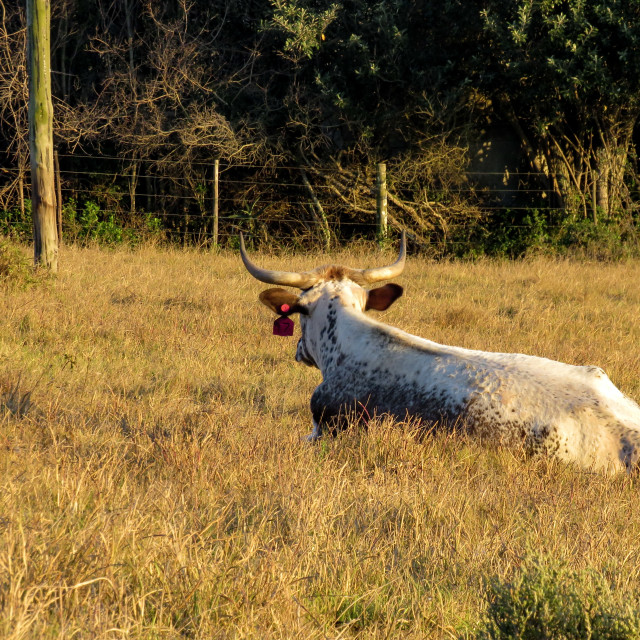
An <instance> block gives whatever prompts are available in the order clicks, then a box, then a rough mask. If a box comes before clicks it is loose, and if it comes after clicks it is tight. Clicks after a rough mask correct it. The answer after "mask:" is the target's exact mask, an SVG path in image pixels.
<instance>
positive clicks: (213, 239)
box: [211, 158, 220, 247]
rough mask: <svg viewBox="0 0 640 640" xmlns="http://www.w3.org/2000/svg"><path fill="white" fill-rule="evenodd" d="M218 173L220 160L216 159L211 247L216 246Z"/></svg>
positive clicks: (214, 165)
mask: <svg viewBox="0 0 640 640" xmlns="http://www.w3.org/2000/svg"><path fill="white" fill-rule="evenodd" d="M219 172H220V160H218V159H217V158H216V160H215V162H214V163H213V211H212V215H213V220H212V223H213V224H212V229H211V234H212V241H213V246H214V247H217V246H218V174H219Z"/></svg>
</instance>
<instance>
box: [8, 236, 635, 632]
mask: <svg viewBox="0 0 640 640" xmlns="http://www.w3.org/2000/svg"><path fill="white" fill-rule="evenodd" d="M391 257H392V256H391V254H389V255H386V256H378V255H377V254H376V255H371V253H367V252H366V251H365V250H363V251H362V252H361V253H360V254H359V255H353V254H351V255H348V256H347V255H346V254H340V255H337V256H333V257H332V258H334V259H335V260H337V261H340V262H344V263H347V264H349V265H352V266H355V267H359V266H373V265H374V264H382V263H384V262H385V261H387V260H388V259H389V258H391ZM259 259H260V263H261V264H264V266H266V267H276V266H278V265H279V266H282V256H278V257H276V256H269V255H263V256H260V258H259ZM330 259H331V258H329V257H328V256H326V255H322V256H320V255H318V256H309V255H305V256H304V257H290V258H289V259H288V261H287V264H288V266H290V268H293V269H307V268H310V267H312V266H315V265H317V264H321V263H323V262H328V261H329V260H330ZM61 265H62V267H61V272H60V273H59V275H58V277H57V278H56V279H55V280H40V281H38V282H36V283H25V286H24V287H23V288H20V287H19V286H16V285H15V283H14V284H12V285H11V286H8V285H6V284H2V283H1V282H0V307H1V308H2V309H3V310H4V312H3V313H2V314H1V315H0V487H1V490H0V636H2V637H4V638H40V639H44V638H71V637H74V638H122V637H128V638H143V637H144V638H151V637H158V638H178V637H194V638H257V637H263V638H267V637H268V638H318V639H321V638H332V639H333V638H348V637H354V636H358V637H362V638H393V637H402V638H425V637H433V638H456V637H472V636H473V629H474V628H475V625H476V624H477V623H478V621H479V619H480V616H481V612H482V610H483V608H484V606H485V604H484V601H483V598H482V588H481V587H482V584H483V580H484V579H485V578H486V577H487V576H504V575H506V574H508V573H509V572H510V571H511V570H512V569H513V568H514V567H517V566H519V565H520V564H521V563H522V561H523V558H524V557H526V556H527V555H528V554H529V552H530V551H531V550H539V551H541V552H544V553H546V554H549V555H551V556H553V557H555V558H557V559H558V560H559V561H564V562H567V563H568V565H569V566H570V567H571V568H573V569H576V570H581V569H584V568H589V567H591V568H595V569H598V570H599V571H601V572H603V573H604V574H605V575H606V576H607V578H608V579H609V580H610V581H612V582H615V586H616V589H617V590H618V591H620V592H622V593H625V594H630V595H631V594H633V593H637V592H638V591H639V590H640V569H639V567H640V544H638V531H640V516H639V515H638V514H639V513H640V492H639V487H638V481H637V478H635V477H627V476H618V477H615V478H605V477H602V476H599V475H592V474H587V473H583V472H580V471H578V470H576V469H574V468H571V467H566V466H563V465H561V464H558V463H554V462H550V461H548V460H544V459H533V460H530V459H529V460H528V459H525V458H524V457H523V456H521V455H518V454H513V453H511V452H509V451H506V450H499V451H492V450H488V449H486V448H484V447H482V446H479V445H478V444H476V443H474V442H467V441H465V440H463V439H460V438H459V437H451V436H446V435H436V436H429V437H426V438H424V439H420V438H418V437H416V434H415V432H413V431H412V429H411V426H410V425H404V426H392V425H388V424H379V425H374V426H373V427H372V428H371V429H370V430H369V431H368V432H367V433H364V432H362V431H359V430H357V429H354V430H352V431H349V432H347V433H345V434H343V435H341V436H339V437H338V438H336V439H326V440H322V441H320V442H319V443H318V444H317V445H315V446H308V445H305V444H302V443H301V442H300V437H301V436H304V435H306V434H307V433H308V432H309V431H310V428H311V425H310V417H309V410H308V401H309V396H310V394H311V391H312V389H313V388H314V386H315V385H316V384H317V383H318V382H319V374H318V372H317V371H315V370H313V369H310V368H307V367H304V366H302V365H298V364H296V363H295V362H294V361H293V354H294V350H295V342H294V339H291V338H289V339H283V338H276V337H274V336H272V335H271V322H272V320H273V318H272V316H271V314H270V312H269V311H268V310H267V309H265V308H264V307H262V305H260V304H259V302H258V300H257V296H258V294H259V292H260V291H261V287H260V285H259V284H258V283H256V282H255V281H253V279H252V278H251V276H250V275H249V274H248V273H246V271H245V270H244V268H243V267H242V266H241V264H240V260H239V258H238V256H237V255H235V254H231V253H228V254H225V253H223V254H219V255H215V254H207V253H199V252H196V251H177V250H158V249H155V248H143V249H141V250H139V251H136V252H128V251H122V250H117V251H104V250H97V249H77V248H73V247H69V248H66V249H65V254H64V258H63V260H62V262H61ZM399 282H400V283H401V284H402V285H403V286H405V287H406V296H405V297H404V298H402V300H401V301H399V302H398V303H397V304H396V305H394V306H393V307H392V308H391V309H390V310H389V311H388V312H385V313H384V314H381V315H382V319H383V320H384V321H386V322H389V323H390V324H394V325H397V326H399V327H402V328H404V329H407V330H408V331H411V332H414V333H418V334H420V335H423V336H426V337H429V338H431V339H434V340H437V341H441V342H447V343H453V344H457V345H461V346H466V347H473V348H480V349H491V350H501V351H520V352H527V353H533V354H537V355H542V356H547V357H551V358H556V359H560V360H564V361H568V362H572V363H580V364H586V363H591V364H597V365H600V366H602V367H603V368H604V369H605V370H606V371H607V372H608V373H609V375H610V376H611V378H612V380H613V381H614V382H615V383H616V384H617V385H618V386H620V388H622V389H623V390H624V391H625V392H626V393H628V394H629V395H631V396H632V397H634V398H635V399H640V346H639V345H640V324H639V323H638V319H637V318H638V314H637V309H638V304H640V288H639V285H638V283H639V282H640V263H638V262H628V263H624V264H606V265H603V264H589V263H575V262H569V261H567V262H557V261H552V260H549V259H543V258H539V259H532V260H529V261H524V262H522V263H517V264H513V263H506V262H488V261H487V262H479V263H476V264H471V263H467V264H464V263H463V264H449V263H441V264H436V263H433V262H429V261H427V260H424V259H418V258H412V257H410V258H409V260H408V264H407V268H406V272H405V274H403V276H402V277H401V278H400V279H399Z"/></svg>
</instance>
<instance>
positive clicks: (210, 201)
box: [0, 154, 563, 245]
mask: <svg viewBox="0 0 640 640" xmlns="http://www.w3.org/2000/svg"><path fill="white" fill-rule="evenodd" d="M59 157H60V158H61V159H73V161H74V162H75V163H84V166H83V167H82V168H81V169H78V170H74V169H70V168H63V169H62V170H61V171H60V172H59V175H60V178H61V182H62V185H61V187H60V190H59V193H61V194H62V195H63V197H62V198H60V199H61V200H62V201H63V202H65V201H66V203H65V206H69V204H70V203H71V202H72V198H73V199H74V204H73V206H74V208H75V220H77V221H79V222H80V223H85V222H86V220H87V219H89V218H90V217H91V215H94V216H95V215H97V216H100V217H110V216H114V217H115V216H125V215H129V214H131V213H134V214H140V215H147V216H150V217H151V218H160V219H162V220H164V221H166V222H167V224H166V225H165V227H166V228H164V229H163V232H166V234H167V235H168V236H170V237H176V236H178V237H181V238H198V239H213V242H214V243H217V238H218V237H219V238H230V237H233V236H234V235H235V234H236V233H237V230H239V229H243V230H244V231H245V232H246V233H248V234H251V233H252V230H255V229H257V228H260V227H261V228H260V234H263V233H264V227H265V226H269V225H271V226H273V227H274V229H273V230H274V232H275V233H276V234H277V235H280V237H292V238H293V237H295V234H296V225H299V226H300V231H301V232H302V233H303V234H308V233H309V232H312V233H319V234H322V229H321V228H320V225H319V221H318V208H320V209H321V210H326V211H328V212H329V213H328V215H327V216H326V223H328V225H330V230H331V231H333V232H334V233H335V231H336V230H338V229H341V228H345V229H349V230H350V232H352V231H355V232H356V234H357V233H358V231H357V230H358V229H361V230H362V231H363V232H365V233H369V232H372V231H374V230H375V229H377V233H376V234H374V233H372V234H371V236H372V237H375V236H377V237H378V238H379V239H382V238H384V237H385V235H386V233H381V231H380V230H381V224H383V223H382V222H381V220H382V219H383V216H380V214H379V209H378V213H376V196H377V194H379V193H380V188H381V183H380V179H378V185H377V186H376V176H375V173H373V172H371V171H370V172H369V173H368V174H367V176H366V177H367V180H365V179H364V178H365V176H364V174H362V175H360V176H358V177H357V178H354V177H353V176H351V175H346V176H345V175H343V174H341V172H340V169H338V168H336V169H323V168H321V169H317V168H315V167H314V168H313V173H314V175H316V176H318V175H319V176H322V175H327V174H332V173H333V174H336V175H338V176H339V177H340V178H346V183H348V184H349V185H351V186H354V187H357V188H358V189H360V192H359V199H358V205H356V202H355V199H354V200H353V201H351V197H350V196H348V197H347V194H346V193H345V194H338V195H335V194H336V188H335V186H333V185H327V184H322V182H321V181H322V177H320V178H319V183H318V184H309V183H308V181H307V182H306V183H305V181H304V180H300V181H292V180H291V177H289V176H282V179H278V176H277V175H273V174H277V172H278V171H290V172H292V174H293V175H296V176H299V175H300V167H292V166H287V165H277V164H276V165H273V166H268V165H254V164H248V165H240V164H238V165H235V164H231V163H227V164H225V165H223V163H220V165H221V167H220V170H221V171H231V170H234V171H237V172H240V173H241V172H242V171H245V170H246V171H251V170H255V169H261V170H263V171H264V172H265V173H269V174H271V175H264V174H263V175H254V176H251V177H247V178H243V177H242V176H241V175H240V176H238V175H231V174H226V175H222V176H220V177H219V178H218V180H217V182H216V179H215V177H216V175H217V172H216V170H215V169H216V168H217V167H218V165H217V163H215V162H214V161H212V162H211V163H200V164H199V165H198V166H202V167H204V168H206V169H207V172H206V173H207V175H206V176H203V177H202V179H201V180H199V181H195V184H194V180H190V179H188V178H186V177H181V176H171V175H164V174H163V173H162V172H160V173H153V172H151V171H149V170H144V171H143V172H142V173H137V174H136V175H135V176H132V174H131V173H130V172H128V171H127V170H126V169H121V170H115V171H112V172H109V171H105V170H104V165H102V166H101V167H100V170H99V171H91V170H90V164H91V162H92V161H96V162H98V161H99V162H100V163H102V162H103V161H104V160H113V161H118V162H120V163H121V164H126V163H130V162H133V161H135V162H146V163H147V164H148V165H149V166H152V165H156V166H168V165H169V164H177V163H176V162H175V161H173V160H170V159H164V160H161V161H156V160H145V159H135V160H132V159H128V158H116V157H109V156H77V155H66V154H60V156H59ZM87 165H89V167H88V166H87ZM212 171H213V172H214V173H213V176H212V175H211V172H212ZM294 172H295V173H294ZM387 173H388V174H390V175H391V176H392V177H393V169H392V168H391V169H390V170H388V171H387ZM19 175H22V177H24V178H25V180H24V185H23V187H24V190H25V191H26V192H27V193H28V189H29V186H28V179H29V175H28V174H26V175H25V174H20V173H19V171H18V170H17V169H1V170H0V180H2V177H3V176H4V177H5V178H8V179H10V177H11V176H14V177H17V176H19ZM466 175H467V176H481V177H500V178H502V177H504V176H505V175H506V174H505V172H466ZM540 175H543V174H542V173H535V172H531V171H523V172H513V171H512V172H509V174H508V177H509V178H510V179H513V180H514V184H513V185H504V184H502V185H496V186H494V187H493V188H487V187H473V186H461V185H456V186H454V187H451V188H449V187H442V189H437V188H434V189H432V190H431V191H427V193H428V194H429V196H433V197H434V201H431V200H429V201H425V200H422V201H420V202H412V201H410V200H404V199H402V202H401V204H400V205H398V204H397V196H398V195H400V194H402V193H403V191H404V193H409V192H410V185H411V183H410V182H409V181H407V180H398V179H392V180H391V183H392V185H391V188H390V189H388V190H389V204H388V206H389V214H390V215H391V216H395V218H396V219H397V220H398V221H400V222H401V224H405V220H406V221H407V222H408V223H409V225H410V224H412V223H411V221H410V219H409V218H410V215H409V214H407V208H409V209H410V208H412V207H413V208H415V209H416V210H418V211H420V207H422V208H423V209H422V210H421V212H420V215H421V216H423V221H422V222H421V223H420V224H422V227H421V229H420V234H421V240H420V241H421V242H422V243H424V244H435V245H442V244H443V243H446V244H448V245H457V244H468V240H451V239H449V235H450V234H455V233H456V232H457V231H459V230H461V229H462V230H467V229H470V228H471V227H470V224H469V222H468V221H465V222H457V221H456V220H455V219H454V218H451V219H446V220H445V219H443V218H442V217H440V215H439V214H438V213H436V212H434V210H433V208H434V207H435V208H438V211H440V212H443V213H444V215H445V217H446V216H447V215H448V213H446V209H444V208H443V205H442V203H440V202H438V201H437V198H438V196H439V195H442V194H444V195H445V196H446V197H453V196H461V197H464V196H472V195H473V196H476V198H477V202H474V203H473V204H474V205H475V206H477V207H478V209H479V210H481V211H484V212H489V213H490V212H493V211H504V210H509V211H512V212H514V214H515V216H514V218H515V220H514V222H516V221H517V216H520V215H522V214H524V213H526V212H530V211H534V210H535V211H537V212H545V213H554V212H561V211H563V208H561V207H558V206H552V201H551V199H547V200H546V201H544V202H543V198H542V197H541V196H542V195H543V194H546V193H547V191H546V190H545V189H542V188H537V187H533V186H529V185H526V184H523V181H522V179H524V177H527V178H529V179H531V178H535V177H536V176H540ZM91 180H95V181H102V183H103V184H104V187H103V188H100V187H99V186H98V187H97V186H96V185H95V184H94V185H92V184H91ZM150 181H153V182H150ZM149 184H151V188H150V189H149V188H147V187H148V185H149ZM85 185H86V186H85ZM132 185H134V186H133V187H132ZM138 185H141V186H142V189H143V190H138V188H137V187H138ZM216 185H217V187H218V188H219V189H220V191H221V194H220V193H218V192H217V190H216ZM385 185H386V183H385ZM386 186H387V188H388V185H386ZM0 187H1V184H0ZM156 187H157V188H156ZM242 187H255V191H253V192H251V193H247V192H246V191H245V192H243V191H242ZM363 187H364V189H363ZM194 189H201V190H202V191H201V192H195V193H194ZM234 189H235V191H234ZM276 189H279V190H280V191H281V193H282V194H283V195H282V196H278V197H275V196H274V194H273V190H276ZM110 190H111V191H110ZM167 190H169V191H172V190H173V191H174V192H167ZM225 190H226V191H227V193H226V194H225ZM302 194H304V195H303V196H302V197H300V196H301V195H302ZM515 196H517V197H519V198H524V199H530V200H533V199H537V201H538V205H537V206H530V205H528V204H523V203H522V201H521V202H518V201H517V200H516V199H514V197H515ZM480 198H483V200H482V202H481V203H480ZM394 201H395V203H394ZM114 203H115V204H114ZM478 203H479V204H478ZM89 204H91V206H90V207H89ZM453 204H456V205H457V206H459V205H460V204H461V203H458V202H457V201H456V202H454V203H449V204H446V203H445V205H444V206H453ZM462 204H463V206H464V203H462ZM142 205H144V206H142ZM216 205H219V206H220V208H221V211H217V207H216ZM333 205H337V207H336V208H338V207H339V209H338V210H339V211H340V212H342V214H341V216H340V217H338V216H336V215H332V214H331V213H330V212H331V210H332V208H333ZM470 206H471V205H470ZM180 207H182V209H183V210H182V211H180V210H179V208H180ZM274 207H281V208H282V215H278V212H277V211H274ZM350 207H353V209H352V210H350ZM403 207H404V208H403ZM16 208H17V206H16ZM288 208H293V209H294V210H296V208H298V212H299V214H300V215H295V214H294V215H292V211H288V210H287V209H288ZM230 209H231V210H232V211H233V212H230ZM429 209H430V211H429ZM376 215H377V216H378V220H376ZM350 216H353V217H352V218H351V217H350ZM403 216H404V218H403ZM345 218H346V219H345ZM5 219H7V218H6V217H5ZM60 219H61V216H60ZM1 223H3V220H2V211H0V225H1ZM217 223H221V225H222V228H220V229H219V230H218V229H217ZM414 224H417V223H416V222H415V220H414ZM278 225H282V227H280V228H278ZM287 226H288V227H289V229H288V231H289V232H290V233H291V235H290V236H286V235H283V233H285V232H286V231H287V229H286V227H287ZM4 227H5V228H6V224H4ZM561 227H562V225H560V224H558V225H551V224H546V228H548V229H554V228H556V229H560V228H561ZM2 228H3V227H2V226H0V230H1V229H2ZM76 228H77V227H76ZM418 228H419V227H418V226H416V229H418ZM473 228H474V230H475V231H476V232H480V233H485V232H486V229H483V227H482V224H481V223H480V224H476V225H475V226H474V227H473ZM502 228H503V229H504V230H509V229H513V230H517V229H526V228H531V225H530V224H515V223H514V224H504V225H502ZM230 229H234V231H233V232H232V233H230V232H229V230H230ZM327 231H328V229H327V230H325V232H327Z"/></svg>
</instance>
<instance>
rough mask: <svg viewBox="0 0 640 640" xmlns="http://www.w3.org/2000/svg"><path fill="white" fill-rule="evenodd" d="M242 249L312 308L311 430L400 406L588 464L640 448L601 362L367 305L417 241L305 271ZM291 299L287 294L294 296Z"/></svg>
mask: <svg viewBox="0 0 640 640" xmlns="http://www.w3.org/2000/svg"><path fill="white" fill-rule="evenodd" d="M240 253H241V256H242V260H243V262H244V264H245V266H246V268H247V269H248V271H249V273H251V275H253V276H254V277H255V278H257V279H258V280H261V281H262V282H267V283H270V284H278V285H286V286H290V287H296V288H298V289H301V290H302V293H300V294H296V293H294V292H293V291H289V290H286V289H281V288H277V289H267V290H266V291H264V292H262V294H261V295H260V300H261V301H262V302H263V303H264V304H265V305H267V306H268V307H270V308H271V309H272V310H273V311H274V312H276V313H278V314H281V315H289V314H292V313H298V314H300V324H301V328H302V337H301V338H300V341H299V342H298V349H297V353H296V360H298V361H299V362H304V363H305V364H308V365H310V366H315V367H317V368H318V369H320V371H321V372H322V378H323V380H322V383H321V384H320V385H319V386H318V387H317V388H316V390H315V391H314V393H313V396H312V398H311V411H312V415H313V424H314V429H313V433H312V434H311V436H310V439H316V438H318V437H319V436H320V435H321V434H322V433H323V431H325V430H327V429H329V430H334V429H335V428H336V427H337V426H339V425H340V422H341V421H343V420H344V417H345V416H346V415H354V414H355V415H359V416H362V417H367V416H373V415H390V416H393V417H395V418H397V419H398V420H405V419H406V418H413V419H418V420H422V421H424V422H426V423H431V424H432V423H438V424H440V425H457V426H458V427H460V426H461V427H463V428H465V429H467V430H468V431H469V432H470V433H473V434H477V435H478V436H480V437H482V438H483V439H484V440H486V441H489V442H493V443H499V444H503V445H513V446H517V447H524V448H525V449H527V450H529V451H532V452H544V453H547V454H551V455H554V456H557V457H558V458H561V459H562V460H566V461H573V462H577V463H578V464H579V465H581V466H582V467H584V468H589V469H598V470H602V471H606V472H613V471H617V470H624V469H626V470H629V471H630V470H632V469H633V468H636V467H637V466H638V460H639V458H640V407H639V406H638V405H637V404H636V403H635V402H634V401H633V400H631V399H630V398H627V397H626V396H625V395H624V394H623V393H622V392H621V391H619V390H618V389H617V388H616V387H615V386H614V384H613V383H612V382H611V381H610V380H609V378H608V377H607V376H606V374H605V373H604V371H602V369H599V368H598V367H592V366H587V367H578V366H573V365H568V364H563V363H562V362H556V361H553V360H548V359H546V358H538V357H535V356H528V355H522V354H514V353H491V352H486V351H472V350H469V349H462V348H459V347H449V346H445V345H441V344H437V343H435V342H431V341H430V340H425V339H424V338H418V337H416V336H413V335H411V334H409V333H405V332H404V331H401V330H400V329H395V328H394V327H390V326H388V325H385V324H382V323H381V322H377V321H376V320H374V319H373V318H371V317H369V316H367V315H365V313H364V312H365V311H368V310H369V309H377V310H384V309H387V308H388V307H389V306H390V305H391V304H392V303H393V302H394V301H395V300H396V299H397V298H398V297H400V296H401V295H402V287H400V286H399V285H397V284H386V285H384V286H382V287H379V288H375V289H370V290H365V289H364V288H363V286H364V285H367V284H373V283H375V282H379V281H381V280H389V279H391V278H393V277H395V276H397V275H398V274H400V273H401V272H402V270H403V268H404V262H405V254H406V241H405V238H404V235H403V237H402V245H401V248H400V255H399V257H398V260H397V261H396V262H395V263H394V264H392V265H391V266H389V267H380V268H374V269H364V270H361V269H350V268H348V267H342V266H328V267H319V268H317V269H315V270H313V271H309V272H303V273H296V272H284V271H269V270H265V269H261V268H260V267H258V266H256V265H255V264H253V263H252V262H251V260H250V259H249V258H248V256H247V254H246V250H245V246H244V241H243V239H242V236H241V237H240ZM283 305H284V306H283Z"/></svg>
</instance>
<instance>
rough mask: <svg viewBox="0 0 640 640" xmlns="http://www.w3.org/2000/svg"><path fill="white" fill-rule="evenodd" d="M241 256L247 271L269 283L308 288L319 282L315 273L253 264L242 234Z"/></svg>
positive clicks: (257, 278)
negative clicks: (270, 268)
mask: <svg viewBox="0 0 640 640" xmlns="http://www.w3.org/2000/svg"><path fill="white" fill-rule="evenodd" d="M240 257H241V258H242V262H244V266H245V267H246V268H247V271H248V272H249V273H250V274H251V275H252V276H253V277H254V278H256V280H260V281H261V282H266V283H267V284H281V285H286V286H288V287H298V289H308V288H309V287H312V286H313V285H314V284H315V283H316V282H318V275H317V274H315V273H309V272H308V271H306V272H305V271H303V272H301V273H298V272H296V271H270V270H269V269H262V268H260V267H258V266H257V265H255V264H253V262H251V260H249V256H248V255H247V250H246V249H245V247H244V237H243V236H242V234H240Z"/></svg>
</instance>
